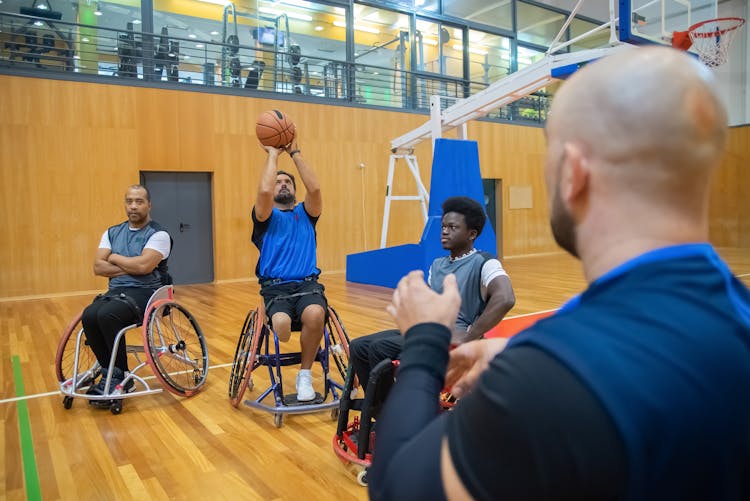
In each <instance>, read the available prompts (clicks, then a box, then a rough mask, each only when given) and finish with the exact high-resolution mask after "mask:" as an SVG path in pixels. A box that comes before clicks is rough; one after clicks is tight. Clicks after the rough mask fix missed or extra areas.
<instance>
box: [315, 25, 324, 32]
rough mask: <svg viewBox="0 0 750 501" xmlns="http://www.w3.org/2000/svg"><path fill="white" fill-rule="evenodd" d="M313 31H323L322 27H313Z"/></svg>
mask: <svg viewBox="0 0 750 501" xmlns="http://www.w3.org/2000/svg"><path fill="white" fill-rule="evenodd" d="M315 31H323V27H322V26H316V27H315Z"/></svg>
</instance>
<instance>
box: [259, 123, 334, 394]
mask: <svg viewBox="0 0 750 501" xmlns="http://www.w3.org/2000/svg"><path fill="white" fill-rule="evenodd" d="M263 149H265V150H266V152H267V153H268V157H267V158H266V162H265V164H264V166H263V170H262V172H261V178H260V184H259V186H258V196H257V198H256V200H255V206H254V207H253V212H252V218H253V235H252V240H253V243H254V244H255V246H256V247H258V250H259V251H260V257H259V258H258V264H257V265H256V267H255V274H256V275H257V276H258V281H259V283H260V287H261V289H260V293H261V295H262V296H263V299H264V301H265V306H266V313H267V314H268V317H269V318H270V319H271V322H272V324H273V327H274V330H275V331H276V335H277V336H278V337H279V341H282V342H284V341H288V340H289V337H290V336H291V331H292V325H295V324H301V329H302V330H301V335H300V345H301V353H302V360H301V363H300V371H299V373H298V374H297V400H298V401H300V402H307V401H311V400H313V399H314V398H315V390H314V389H313V386H312V375H311V373H310V368H311V367H312V364H313V361H314V360H315V354H316V352H317V350H318V346H319V345H320V341H321V339H322V338H323V324H324V322H325V317H326V309H327V303H326V298H325V296H324V295H323V285H322V284H320V283H318V275H320V270H319V269H318V267H317V264H316V263H317V260H316V233H315V225H316V224H317V222H318V218H319V217H320V213H321V211H322V209H323V199H322V197H321V194H320V183H319V182H318V178H317V176H316V175H315V172H314V171H313V170H312V169H311V168H310V167H309V166H308V165H307V162H305V159H304V157H303V156H302V152H301V151H300V150H299V148H298V147H297V139H296V138H295V139H294V140H293V141H292V144H291V145H290V146H289V147H288V148H274V147H272V146H263ZM283 152H287V153H288V154H289V156H290V157H291V158H292V160H293V161H294V165H295V167H296V168H297V172H298V173H299V176H300V178H301V179H302V183H303V184H304V185H305V190H306V191H307V193H306V194H305V200H304V201H303V202H302V203H299V204H297V199H296V195H297V185H296V180H295V178H294V176H293V175H292V174H290V173H288V172H285V171H282V170H277V165H278V160H279V155H281V154H282V153H283Z"/></svg>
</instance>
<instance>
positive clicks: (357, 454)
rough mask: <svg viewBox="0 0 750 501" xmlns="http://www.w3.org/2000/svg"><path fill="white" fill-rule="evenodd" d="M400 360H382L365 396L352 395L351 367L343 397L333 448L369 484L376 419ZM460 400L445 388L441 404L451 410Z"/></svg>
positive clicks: (359, 477) (372, 376)
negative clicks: (368, 477) (355, 414)
mask: <svg viewBox="0 0 750 501" xmlns="http://www.w3.org/2000/svg"><path fill="white" fill-rule="evenodd" d="M398 366H399V360H391V359H390V358H386V359H384V360H381V361H380V362H378V364H376V365H375V367H373V368H372V370H371V371H370V379H369V380H368V381H367V391H366V392H365V396H364V398H351V394H352V390H353V389H354V380H355V377H356V376H355V375H354V370H353V368H352V366H351V365H349V367H348V368H347V376H346V384H345V386H344V396H343V397H342V399H341V407H340V411H339V418H338V424H337V426H336V434H335V435H334V436H333V443H332V445H333V452H334V453H336V455H337V456H338V457H339V459H341V461H342V462H343V463H344V464H354V465H357V466H360V467H361V468H360V469H359V471H358V472H357V483H359V485H361V486H363V487H364V486H367V470H368V469H369V468H370V464H371V462H372V451H373V448H374V446H375V431H374V430H373V427H374V425H373V423H374V421H375V420H376V418H377V417H378V416H379V415H380V411H381V410H382V408H383V405H384V404H385V399H386V398H387V397H388V394H389V393H390V391H391V389H392V387H393V384H394V382H395V377H396V370H397V369H398ZM455 403H456V399H455V397H453V396H452V395H451V394H450V392H449V391H448V390H447V389H445V390H443V391H442V392H441V393H440V408H441V409H442V411H443V412H445V411H449V410H451V409H452V408H453V406H454V405H455ZM352 411H359V412H360V415H359V416H354V418H353V419H352V420H351V421H349V413H350V412H352Z"/></svg>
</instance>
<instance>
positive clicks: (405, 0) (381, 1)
mask: <svg viewBox="0 0 750 501" xmlns="http://www.w3.org/2000/svg"><path fill="white" fill-rule="evenodd" d="M370 3H374V4H377V5H382V6H383V7H394V8H396V9H400V10H406V11H409V12H417V13H419V12H425V11H427V12H437V11H438V9H439V8H440V4H439V2H438V0H370Z"/></svg>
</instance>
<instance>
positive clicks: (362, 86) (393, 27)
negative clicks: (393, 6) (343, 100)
mask: <svg viewBox="0 0 750 501" xmlns="http://www.w3.org/2000/svg"><path fill="white" fill-rule="evenodd" d="M410 47H411V45H410V43H409V16H407V15H406V14H400V13H398V12H394V11H390V10H385V9H379V8H376V7H370V6H364V5H355V6H354V60H355V61H356V62H357V65H356V70H357V73H356V80H355V84H356V89H355V91H356V96H357V97H356V99H357V100H358V101H359V102H364V103H367V104H375V105H380V106H397V107H403V106H405V98H406V95H407V86H408V76H407V75H408V74H407V73H406V71H407V70H408V69H409V62H410V52H409V49H410Z"/></svg>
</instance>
